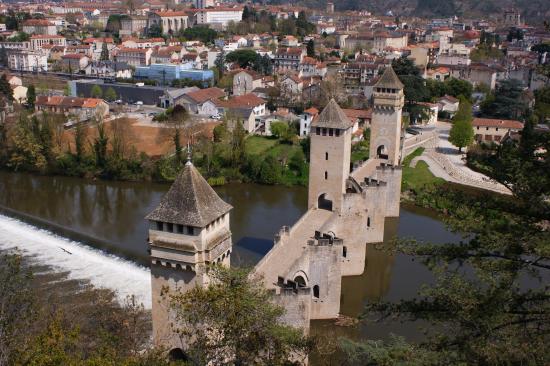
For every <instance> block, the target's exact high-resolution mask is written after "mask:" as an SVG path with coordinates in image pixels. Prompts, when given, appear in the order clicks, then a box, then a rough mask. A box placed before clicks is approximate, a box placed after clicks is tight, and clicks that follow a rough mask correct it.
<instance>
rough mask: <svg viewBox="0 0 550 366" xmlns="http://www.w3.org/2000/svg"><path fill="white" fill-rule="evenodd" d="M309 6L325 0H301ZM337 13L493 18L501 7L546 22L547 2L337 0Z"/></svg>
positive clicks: (548, 16) (548, 15)
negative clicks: (348, 11) (388, 13)
mask: <svg viewBox="0 0 550 366" xmlns="http://www.w3.org/2000/svg"><path fill="white" fill-rule="evenodd" d="M303 2H304V3H305V4H307V5H308V6H310V7H315V8H324V7H325V4H326V3H327V0H304V1H303ZM333 2H334V5H335V7H336V9H337V10H368V11H370V12H373V13H374V14H379V15H383V14H385V13H386V12H387V11H389V10H391V11H392V12H393V13H394V14H395V15H400V16H411V15H412V16H421V17H450V16H454V15H457V16H466V17H481V18H485V19H487V18H496V17H501V16H502V11H503V9H505V8H510V7H516V8H518V9H520V10H521V13H522V16H523V18H524V19H527V21H530V22H540V21H542V20H544V19H550V0H339V1H333Z"/></svg>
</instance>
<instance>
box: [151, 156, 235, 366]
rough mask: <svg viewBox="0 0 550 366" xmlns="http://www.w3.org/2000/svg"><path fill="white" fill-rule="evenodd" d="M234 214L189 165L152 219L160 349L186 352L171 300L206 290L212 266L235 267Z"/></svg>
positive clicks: (154, 297) (155, 338) (154, 305)
mask: <svg viewBox="0 0 550 366" xmlns="http://www.w3.org/2000/svg"><path fill="white" fill-rule="evenodd" d="M231 209H232V207H231V205H229V204H228V203H226V202H224V201H223V200H222V199H221V198H220V197H219V196H218V194H217V193H216V192H215V191H214V190H213V189H212V187H210V185H209V184H208V182H207V181H206V180H205V179H204V178H203V177H202V175H201V174H200V173H199V171H198V170H197V169H196V168H195V167H194V166H193V164H192V163H191V161H188V162H187V163H186V164H185V167H184V168H183V170H182V171H181V172H180V174H179V175H178V176H177V178H176V180H175V181H174V183H173V184H172V186H171V187H170V190H169V191H168V192H167V193H166V194H165V195H164V197H163V198H162V200H161V202H160V204H159V205H158V206H157V207H156V208H155V209H154V210H153V212H151V213H150V214H149V215H147V217H146V219H147V220H148V221H149V248H150V250H151V289H152V292H151V296H152V317H153V342H154V343H155V345H158V346H163V347H166V348H168V349H170V350H173V351H174V350H175V351H177V352H179V353H181V352H182V350H184V349H185V348H186V345H185V344H182V341H181V339H180V337H179V336H178V334H177V332H176V330H177V329H176V328H175V327H174V326H173V325H174V323H175V319H174V314H173V313H172V312H171V311H170V306H169V298H167V297H166V294H167V293H174V292H178V291H179V292H186V291H188V290H190V289H192V288H193V287H194V286H196V285H199V286H206V285H208V283H209V276H208V266H209V265H211V264H223V265H226V266H229V265H230V255H231V252H232V250H233V248H232V242H231V230H230V228H229V211H230V210H231ZM175 356H176V357H177V355H175Z"/></svg>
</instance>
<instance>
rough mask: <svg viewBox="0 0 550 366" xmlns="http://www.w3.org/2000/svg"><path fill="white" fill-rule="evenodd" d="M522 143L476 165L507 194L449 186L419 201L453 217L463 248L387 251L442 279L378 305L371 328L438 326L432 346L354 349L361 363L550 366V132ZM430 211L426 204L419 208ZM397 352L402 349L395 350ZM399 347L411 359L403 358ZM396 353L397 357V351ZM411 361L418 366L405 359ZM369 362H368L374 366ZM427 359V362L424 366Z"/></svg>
mask: <svg viewBox="0 0 550 366" xmlns="http://www.w3.org/2000/svg"><path fill="white" fill-rule="evenodd" d="M525 132H526V133H525V134H522V137H521V141H520V143H519V144H517V143H515V142H513V141H511V142H508V143H505V144H501V145H500V146H498V147H497V148H495V149H494V150H493V151H492V153H490V154H488V155H480V156H478V157H474V159H475V160H476V161H477V162H479V163H481V165H479V166H481V167H483V171H484V173H486V174H488V175H489V176H490V177H491V178H493V179H495V180H497V181H498V182H500V183H502V184H505V185H506V186H507V187H509V188H510V189H511V192H512V193H513V198H512V199H511V198H509V197H506V196H504V195H491V194H484V193H480V194H472V193H471V192H470V193H468V194H465V192H464V191H462V190H456V189H452V188H450V187H448V186H447V187H446V186H440V187H439V188H436V187H432V188H430V189H429V190H428V191H426V192H425V193H422V194H421V197H418V198H419V199H421V200H422V201H424V202H426V203H427V204H428V205H429V206H430V207H434V208H436V207H438V209H439V210H440V212H445V216H446V223H447V224H448V225H449V226H450V228H451V229H453V230H456V231H458V232H462V233H465V235H464V239H463V240H462V241H461V242H460V243H455V244H452V243H449V244H430V243H419V242H414V241H409V240H407V241H399V242H397V243H394V244H392V245H390V246H389V247H386V248H385V249H387V250H389V251H391V252H394V253H395V252H397V253H402V254H406V255H408V256H412V257H413V258H414V260H416V261H420V262H421V263H422V264H423V265H424V266H425V267H426V268H427V269H428V270H430V271H431V273H432V274H433V276H434V278H435V279H434V281H433V283H430V285H429V286H425V287H423V288H422V289H421V290H420V291H419V293H418V295H417V297H416V298H413V299H405V300H401V301H397V302H389V301H380V302H377V303H369V304H368V305H367V307H366V310H365V314H364V315H363V319H368V320H369V321H371V320H372V321H376V320H382V321H384V319H393V320H397V321H417V322H421V323H423V324H429V329H428V330H427V332H426V335H425V337H424V338H423V341H422V342H421V343H419V344H417V345H406V344H403V343H404V341H402V340H401V341H400V342H399V343H398V344H395V343H394V342H390V343H384V342H381V341H380V342H378V343H377V344H376V347H373V344H372V343H368V344H364V343H361V344H360V347H356V346H353V345H351V346H350V345H349V342H348V345H347V346H349V349H351V354H354V355H360V356H363V359H362V362H360V363H359V364H377V363H374V362H373V359H374V358H377V359H380V358H381V357H384V358H382V359H383V360H384V363H380V364H388V365H389V364H411V363H412V364H415V363H413V362H412V361H414V362H416V364H422V365H441V364H446V365H461V364H464V365H499V364H500V365H504V364H507V365H512V364H516V365H520V364H532V365H546V364H548V363H549V362H550V352H549V350H548V347H547V344H548V341H549V337H550V321H549V320H550V296H549V293H548V283H547V281H546V280H545V279H546V278H547V276H548V275H549V274H550V246H549V243H550V231H548V229H547V228H546V227H544V226H543V225H542V223H543V222H547V220H548V219H549V218H550V202H549V201H548V200H547V197H548V196H549V195H550V170H549V169H548V166H550V165H549V164H550V154H549V153H548V151H550V150H548V149H547V148H548V146H550V134H549V133H532V132H530V130H529V129H528V130H527V131H525ZM419 202H420V201H419ZM392 343H393V344H392ZM396 346H398V348H401V352H395V351H396ZM392 350H393V351H392ZM403 357H407V358H409V359H410V360H411V362H403V361H407V360H406V359H405V360H403ZM365 360H368V362H365ZM420 360H422V361H420Z"/></svg>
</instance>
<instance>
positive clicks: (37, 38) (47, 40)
mask: <svg viewBox="0 0 550 366" xmlns="http://www.w3.org/2000/svg"><path fill="white" fill-rule="evenodd" d="M30 40H31V49H33V50H41V49H42V46H45V45H53V46H61V47H65V46H66V45H67V40H66V39H65V37H63V36H58V35H53V36H50V35H43V34H37V35H34V36H31V38H30Z"/></svg>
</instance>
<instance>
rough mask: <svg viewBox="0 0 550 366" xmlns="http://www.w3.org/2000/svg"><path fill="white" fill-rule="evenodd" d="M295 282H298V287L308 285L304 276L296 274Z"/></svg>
mask: <svg viewBox="0 0 550 366" xmlns="http://www.w3.org/2000/svg"><path fill="white" fill-rule="evenodd" d="M294 282H296V284H297V285H298V287H306V280H305V279H304V278H303V277H302V276H296V278H295V279H294Z"/></svg>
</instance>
